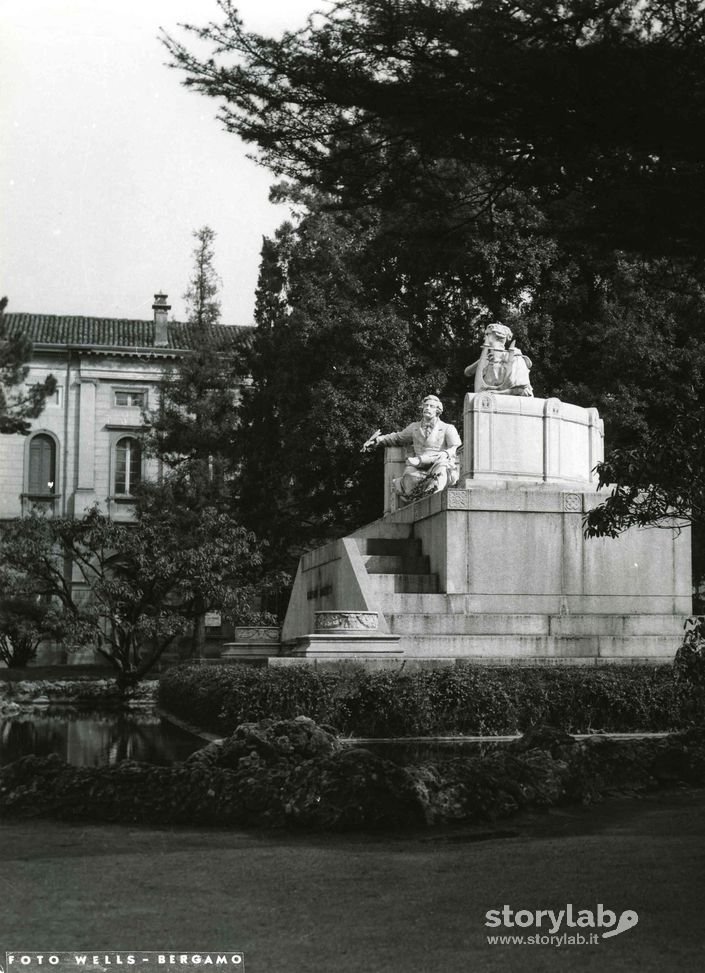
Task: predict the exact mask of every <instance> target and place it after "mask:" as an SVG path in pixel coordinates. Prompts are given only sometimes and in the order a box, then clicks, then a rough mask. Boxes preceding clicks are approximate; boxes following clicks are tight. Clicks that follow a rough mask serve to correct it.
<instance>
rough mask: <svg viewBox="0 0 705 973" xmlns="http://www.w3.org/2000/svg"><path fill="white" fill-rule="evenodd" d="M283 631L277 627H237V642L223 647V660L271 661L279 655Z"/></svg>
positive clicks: (228, 643) (227, 643)
mask: <svg viewBox="0 0 705 973" xmlns="http://www.w3.org/2000/svg"><path fill="white" fill-rule="evenodd" d="M280 639H281V629H280V628H278V627H277V626H276V625H236V626H235V642H226V643H225V644H224V645H223V652H222V655H221V658H222V659H230V660H231V661H232V660H233V659H234V660H237V659H243V660H247V659H269V658H270V657H271V656H275V655H277V654H278V653H279V644H280Z"/></svg>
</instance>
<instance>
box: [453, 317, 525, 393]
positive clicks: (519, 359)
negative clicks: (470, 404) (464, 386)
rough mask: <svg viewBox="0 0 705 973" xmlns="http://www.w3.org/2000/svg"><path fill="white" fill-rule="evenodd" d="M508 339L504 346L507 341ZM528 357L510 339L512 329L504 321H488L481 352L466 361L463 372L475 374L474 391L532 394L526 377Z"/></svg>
mask: <svg viewBox="0 0 705 973" xmlns="http://www.w3.org/2000/svg"><path fill="white" fill-rule="evenodd" d="M508 341H509V342H510V345H509V347H508V348H507V342H508ZM530 368H531V359H530V358H527V356H526V355H522V353H521V351H520V350H519V349H518V348H517V347H515V343H514V341H512V331H511V328H508V327H507V325H506V324H489V325H488V326H487V328H486V329H485V343H484V344H483V346H482V354H481V355H480V357H479V358H478V360H477V361H476V362H473V363H472V365H468V367H467V368H466V369H465V375H466V376H467V377H468V378H471V377H472V376H473V375H474V376H475V391H476V392H495V393H496V394H498V395H525V396H533V394H534V390H533V389H532V388H531V381H530V379H529V369H530Z"/></svg>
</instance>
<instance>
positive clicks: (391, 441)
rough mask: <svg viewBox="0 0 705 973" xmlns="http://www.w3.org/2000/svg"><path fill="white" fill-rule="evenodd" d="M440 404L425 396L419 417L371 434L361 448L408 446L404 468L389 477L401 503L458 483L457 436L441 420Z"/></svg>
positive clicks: (456, 433) (450, 427)
mask: <svg viewBox="0 0 705 973" xmlns="http://www.w3.org/2000/svg"><path fill="white" fill-rule="evenodd" d="M442 412H443V403H442V402H441V400H440V399H439V398H438V397H437V396H435V395H427V396H426V398H425V399H424V400H423V401H422V403H421V419H420V421H419V422H412V423H411V424H410V425H408V426H407V427H406V428H405V429H402V430H401V432H390V433H387V435H385V436H382V435H380V434H379V433H375V434H374V435H373V436H372V437H371V438H370V439H368V440H367V442H366V443H365V444H364V446H363V447H362V448H363V450H367V449H374V448H375V447H376V446H396V447H399V446H401V447H408V452H407V455H406V457H405V463H404V470H403V472H402V474H401V476H399V477H395V478H393V480H392V486H393V489H394V492H395V493H396V494H397V495H398V496H399V498H400V500H401V502H402V503H403V504H406V503H411V501H412V500H418V499H419V498H420V497H424V496H427V495H429V494H431V493H439V492H440V491H441V490H445V488H446V487H447V486H455V484H456V483H457V482H458V477H459V473H458V461H457V459H456V453H457V451H458V447H459V446H460V436H459V435H458V431H457V429H456V428H455V426H451V425H450V423H447V422H442V421H441V418H440V416H441V414H442Z"/></svg>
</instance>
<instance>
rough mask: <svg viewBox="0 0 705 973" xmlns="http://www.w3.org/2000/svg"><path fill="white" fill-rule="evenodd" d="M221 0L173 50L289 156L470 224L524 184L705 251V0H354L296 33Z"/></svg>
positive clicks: (618, 237) (309, 172) (250, 131)
mask: <svg viewBox="0 0 705 973" xmlns="http://www.w3.org/2000/svg"><path fill="white" fill-rule="evenodd" d="M219 6H220V8H221V12H222V15H223V17H222V21H221V22H219V23H216V22H212V23H210V24H208V25H206V26H205V27H194V26H190V27H188V28H187V30H188V31H189V32H190V35H191V36H192V37H194V38H198V39H199V40H200V41H205V42H206V44H207V45H208V46H209V47H210V48H211V52H212V53H211V54H210V56H206V57H203V58H202V57H199V56H198V55H197V54H195V53H193V51H191V50H189V47H188V46H187V44H185V43H183V42H182V41H180V40H177V39H175V38H173V37H168V36H167V37H166V44H167V47H168V49H169V51H170V53H171V57H172V64H173V65H174V66H176V67H178V68H179V69H181V70H183V71H184V72H185V80H184V83H185V84H186V85H187V86H189V87H191V88H194V89H195V90H197V91H200V92H203V93H204V94H206V95H208V96H210V97H214V98H216V99H218V101H219V102H220V119H221V120H222V122H223V123H224V125H225V127H226V128H227V129H228V130H230V131H233V132H236V133H237V134H238V135H239V136H240V137H241V138H243V139H244V140H245V141H246V142H248V143H249V144H251V145H253V146H255V147H256V148H257V150H258V152H259V155H260V158H261V159H262V161H263V162H264V164H266V165H267V166H268V167H269V168H271V169H272V171H273V172H275V173H276V174H278V175H284V176H287V177H289V178H292V179H294V180H295V181H296V182H297V184H299V185H304V186H312V187H316V188H317V189H318V190H323V191H325V192H329V193H331V194H333V195H335V196H337V197H339V198H340V199H341V200H344V201H345V203H346V204H347V205H352V204H355V205H360V204H370V203H373V204H374V205H376V206H379V207H380V208H381V209H384V210H386V211H388V212H391V211H396V212H397V213H399V215H400V218H402V219H403V218H404V217H405V216H406V214H407V211H408V209H409V208H412V209H414V210H415V211H417V212H421V211H427V212H431V213H433V214H434V218H435V217H436V216H437V215H438V214H442V216H443V217H444V218H445V221H446V225H445V226H444V230H446V231H447V232H450V233H451V234H452V233H453V232H454V231H456V230H457V231H459V233H460V238H462V235H463V233H462V229H463V227H464V226H466V225H467V224H468V223H472V222H473V221H476V220H478V219H480V218H481V217H482V216H483V214H486V213H488V212H489V211H490V210H491V209H492V208H493V206H494V204H495V201H496V199H497V198H498V196H499V195H501V193H502V192H503V191H504V189H505V188H506V187H507V186H508V185H511V186H513V187H515V188H517V189H520V190H522V191H526V192H528V193H529V194H530V195H532V196H535V197H536V198H538V199H539V200H540V201H541V203H542V205H544V206H545V207H546V208H547V211H548V212H550V214H551V216H552V225H553V226H554V228H560V230H561V232H562V234H563V235H564V236H566V237H568V238H575V237H580V238H582V239H587V240H594V239H597V240H600V239H604V238H608V239H609V242H610V246H612V247H619V248H623V249H627V250H632V249H638V250H640V251H644V252H649V253H668V254H673V253H683V252H684V251H687V252H691V251H692V250H694V249H697V250H698V252H700V253H702V252H703V251H704V250H705V233H704V232H703V227H702V221H701V220H700V219H699V216H698V214H699V212H700V210H701V209H702V204H703V202H704V199H703V194H704V193H705V188H704V187H705V180H703V169H704V167H705V160H703V157H702V152H701V145H700V131H701V130H702V127H703V122H704V121H705V100H704V99H703V97H702V90H703V81H704V80H705V60H704V59H703V48H704V46H705V19H704V17H703V12H702V9H701V5H700V4H699V3H693V2H692V0H669V2H664V0H603V2H599V3H595V2H591V0H588V2H585V0H572V2H568V3H561V4H556V3H549V2H547V0H527V2H523V3H519V4H517V3H508V2H497V0H412V2H405V0H343V2H342V3H337V4H335V5H334V6H333V8H332V9H331V10H330V12H328V13H324V14H319V15H316V16H313V17H311V18H310V19H309V21H308V24H307V26H306V27H304V28H303V29H302V30H300V31H296V32H287V33H285V34H284V35H283V36H282V37H281V38H272V37H268V36H263V35H260V34H257V33H254V32H252V31H248V30H246V29H245V26H244V24H243V22H242V21H241V19H240V18H239V16H238V14H237V10H236V8H235V6H234V4H233V3H232V2H231V0H219ZM468 166H471V167H472V168H473V172H474V175H475V179H474V181H473V182H472V183H471V184H465V185H463V184H464V183H465V179H466V171H467V167H468ZM461 186H462V187H463V189H462V191H461V190H460V187H461ZM449 242H450V241H449Z"/></svg>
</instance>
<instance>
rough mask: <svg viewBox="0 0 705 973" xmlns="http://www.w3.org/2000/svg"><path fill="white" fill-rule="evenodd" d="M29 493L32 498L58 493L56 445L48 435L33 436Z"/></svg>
mask: <svg viewBox="0 0 705 973" xmlns="http://www.w3.org/2000/svg"><path fill="white" fill-rule="evenodd" d="M27 493H28V494H29V495H30V496H31V497H51V496H53V495H54V494H55V493H56V443H55V442H54V440H53V439H52V437H51V436H47V435H46V433H39V434H38V435H36V436H33V437H32V439H31V441H30V444H29V476H28V478H27Z"/></svg>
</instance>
